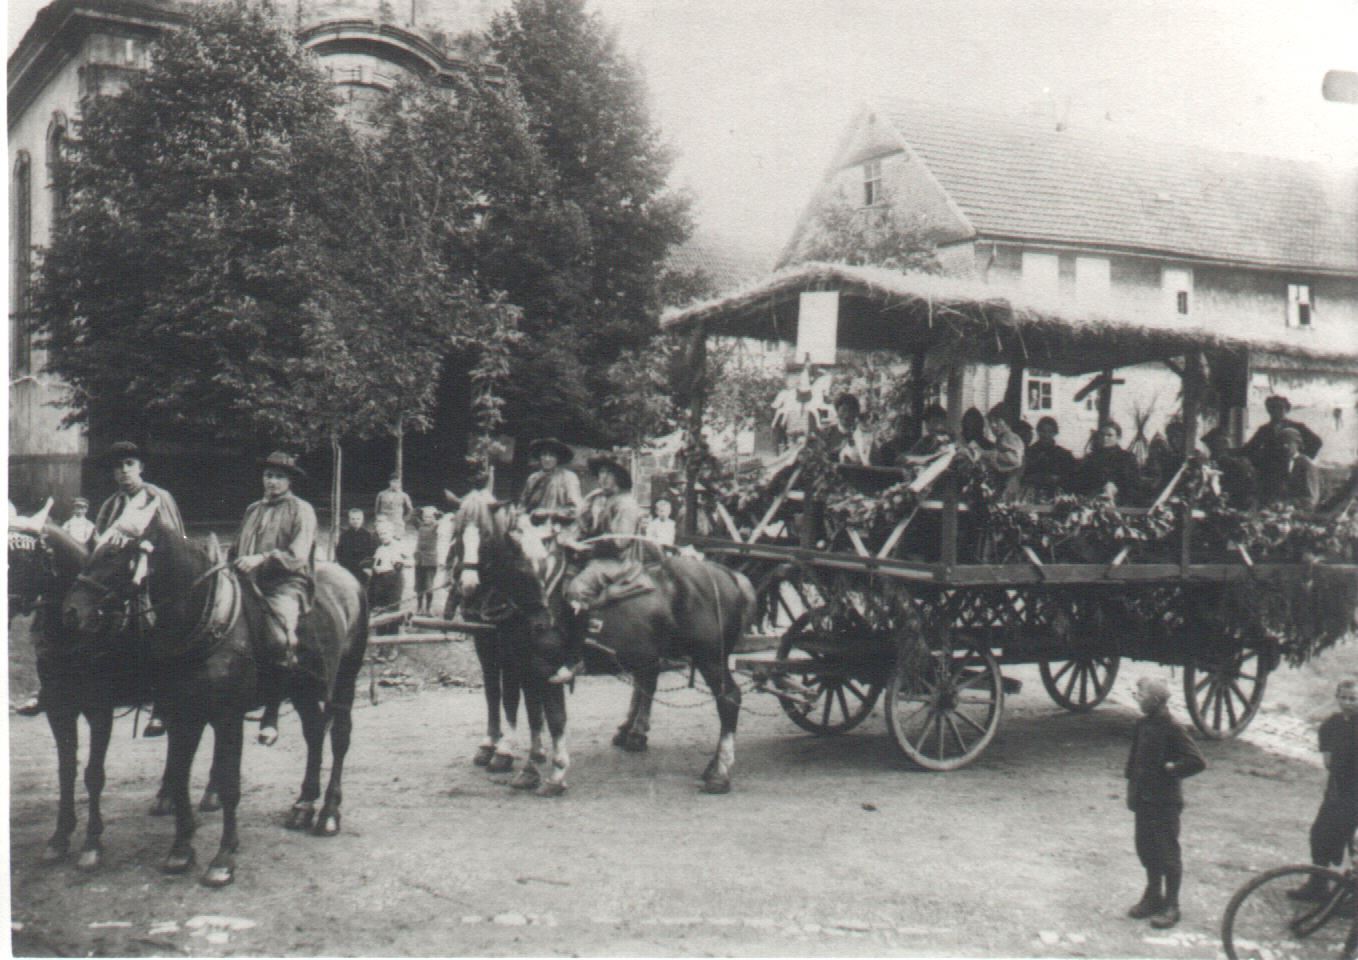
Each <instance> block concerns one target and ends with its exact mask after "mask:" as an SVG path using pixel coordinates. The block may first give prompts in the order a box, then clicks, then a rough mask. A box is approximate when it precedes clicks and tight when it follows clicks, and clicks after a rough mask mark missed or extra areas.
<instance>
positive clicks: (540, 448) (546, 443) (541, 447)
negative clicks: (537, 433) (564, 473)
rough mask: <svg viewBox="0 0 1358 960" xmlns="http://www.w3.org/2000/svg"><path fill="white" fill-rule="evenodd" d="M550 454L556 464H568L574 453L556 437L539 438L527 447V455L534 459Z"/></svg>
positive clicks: (573, 457)
mask: <svg viewBox="0 0 1358 960" xmlns="http://www.w3.org/2000/svg"><path fill="white" fill-rule="evenodd" d="M544 453H550V454H552V456H554V457H556V462H557V463H570V462H571V461H572V460H574V459H575V451H574V450H572V449H571V448H570V447H568V446H566V444H564V443H562V442H561V441H560V440H558V439H557V438H556V437H541V438H539V439H537V440H534V441H533V442H532V443H530V444H529V445H528V455H529V456H530V457H536V456H539V455H540V454H544Z"/></svg>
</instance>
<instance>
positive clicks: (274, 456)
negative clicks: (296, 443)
mask: <svg viewBox="0 0 1358 960" xmlns="http://www.w3.org/2000/svg"><path fill="white" fill-rule="evenodd" d="M255 462H256V463H258V464H259V465H260V466H261V467H263V468H264V469H266V470H270V469H272V470H282V471H283V472H284V473H286V474H287V475H288V476H290V477H292V478H293V479H294V480H305V479H306V471H305V470H303V469H302V468H301V467H299V466H297V458H296V457H294V456H293V455H292V454H290V453H284V452H282V451H281V450H275V451H274V452H273V453H271V454H269V455H268V456H267V457H263V458H261V459H260V460H257V461H255Z"/></svg>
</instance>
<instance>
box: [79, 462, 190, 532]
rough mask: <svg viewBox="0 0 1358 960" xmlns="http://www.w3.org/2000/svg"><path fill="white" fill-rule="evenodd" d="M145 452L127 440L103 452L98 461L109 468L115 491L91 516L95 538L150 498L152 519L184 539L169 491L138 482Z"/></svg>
mask: <svg viewBox="0 0 1358 960" xmlns="http://www.w3.org/2000/svg"><path fill="white" fill-rule="evenodd" d="M146 457H147V453H146V450H145V449H144V448H142V447H140V446H138V445H137V444H135V443H132V442H130V441H128V440H119V441H118V442H117V443H115V444H113V445H112V446H111V447H109V448H108V450H107V451H105V452H104V455H103V456H102V457H100V460H101V461H102V462H103V463H105V464H107V465H109V466H111V467H112V468H113V482H114V483H116V484H117V485H118V489H117V490H116V491H115V492H114V493H113V494H111V495H110V496H109V497H108V499H107V500H105V501H104V502H103V503H102V504H101V505H100V507H99V512H98V513H97V514H95V516H94V530H95V535H96V536H98V535H101V534H103V533H104V532H105V531H106V530H108V529H109V528H110V527H113V526H115V525H116V524H117V522H118V518H119V517H121V516H122V515H123V512H124V511H125V510H127V508H128V507H129V506H131V507H142V506H145V505H146V504H147V503H148V502H150V500H151V499H152V498H153V497H154V498H155V501H156V516H157V517H159V518H160V522H161V525H162V526H164V527H166V528H167V529H169V530H173V531H174V532H175V533H177V534H179V535H180V536H184V518H183V517H181V516H180V514H179V504H177V503H175V501H174V497H172V496H170V491H168V490H165V489H163V488H161V487H158V486H156V485H155V484H153V483H147V482H146V481H145V480H143V479H142V471H143V470H144V469H145V467H146Z"/></svg>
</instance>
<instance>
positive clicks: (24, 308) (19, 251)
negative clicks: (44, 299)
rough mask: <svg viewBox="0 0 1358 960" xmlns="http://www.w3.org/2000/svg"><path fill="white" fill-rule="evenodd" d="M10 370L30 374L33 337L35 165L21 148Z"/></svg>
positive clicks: (13, 218) (13, 215)
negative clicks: (30, 303)
mask: <svg viewBox="0 0 1358 960" xmlns="http://www.w3.org/2000/svg"><path fill="white" fill-rule="evenodd" d="M9 249H10V264H9V271H10V272H9V297H10V300H9V372H10V377H11V378H13V377H15V376H17V375H20V374H24V373H28V372H29V371H30V369H31V366H32V336H31V334H30V331H29V323H28V290H29V282H30V280H31V278H32V273H33V164H32V163H31V162H30V160H29V157H28V151H26V150H20V151H19V155H18V157H17V158H16V159H15V161H14V171H13V173H12V174H11V178H10V184H9Z"/></svg>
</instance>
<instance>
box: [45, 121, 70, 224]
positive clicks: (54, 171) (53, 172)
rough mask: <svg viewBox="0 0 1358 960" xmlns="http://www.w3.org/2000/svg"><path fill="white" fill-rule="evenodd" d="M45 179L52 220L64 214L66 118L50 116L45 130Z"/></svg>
mask: <svg viewBox="0 0 1358 960" xmlns="http://www.w3.org/2000/svg"><path fill="white" fill-rule="evenodd" d="M47 179H48V182H49V183H51V184H52V219H53V220H55V219H57V218H58V217H60V216H61V215H62V214H63V213H65V212H66V201H67V193H66V117H65V116H64V115H63V114H61V113H60V112H58V113H55V114H53V115H52V123H51V125H50V126H49V127H48V128H47Z"/></svg>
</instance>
